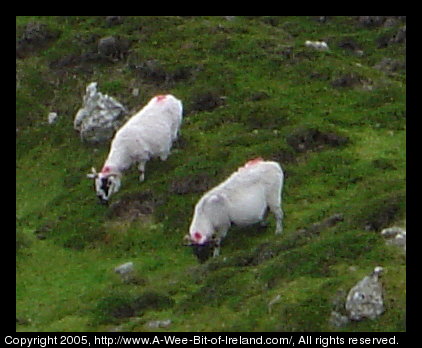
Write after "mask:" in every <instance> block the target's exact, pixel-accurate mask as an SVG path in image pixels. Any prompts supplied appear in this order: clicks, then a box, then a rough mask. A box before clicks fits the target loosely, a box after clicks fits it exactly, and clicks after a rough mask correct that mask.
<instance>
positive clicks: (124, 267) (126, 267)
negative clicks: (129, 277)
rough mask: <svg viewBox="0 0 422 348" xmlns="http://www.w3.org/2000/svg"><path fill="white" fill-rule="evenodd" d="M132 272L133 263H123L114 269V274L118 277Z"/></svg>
mask: <svg viewBox="0 0 422 348" xmlns="http://www.w3.org/2000/svg"><path fill="white" fill-rule="evenodd" d="M133 271H134V267H133V262H126V263H123V264H121V265H120V266H117V267H116V268H115V269H114V272H116V273H118V274H120V275H124V274H129V273H132V272H133Z"/></svg>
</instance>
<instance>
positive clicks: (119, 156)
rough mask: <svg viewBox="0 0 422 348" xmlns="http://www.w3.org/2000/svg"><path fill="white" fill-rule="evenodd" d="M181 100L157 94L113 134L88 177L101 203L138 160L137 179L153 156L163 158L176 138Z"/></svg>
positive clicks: (104, 201) (180, 113) (180, 118)
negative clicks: (97, 167) (105, 154)
mask: <svg viewBox="0 0 422 348" xmlns="http://www.w3.org/2000/svg"><path fill="white" fill-rule="evenodd" d="M182 112H183V107H182V102H181V101H180V100H178V99H176V98H175V97H174V96H172V95H170V94H167V95H158V96H155V97H154V98H152V99H151V100H150V101H149V103H148V104H147V105H146V106H145V107H144V108H143V109H142V110H140V111H139V112H138V113H136V114H135V115H134V116H132V117H131V118H130V119H129V120H128V121H127V122H126V123H125V124H124V125H123V126H122V127H121V128H120V129H119V130H118V131H117V132H116V134H115V136H114V139H113V141H112V143H111V147H110V152H109V154H108V157H107V160H106V161H105V163H104V166H103V169H102V170H101V172H100V173H97V172H96V170H95V169H94V168H92V174H88V175H87V176H88V178H91V179H95V190H96V192H97V196H98V198H99V199H100V201H101V203H107V202H108V200H109V199H110V197H111V195H112V194H113V193H115V192H117V191H118V190H119V188H120V182H121V176H122V173H123V172H124V171H125V170H126V169H128V168H129V167H130V166H131V165H132V164H133V163H135V162H138V163H139V165H138V169H139V171H140V174H141V175H140V177H139V180H140V181H141V182H142V181H143V180H144V178H145V174H144V172H145V164H146V162H147V161H148V160H150V159H151V158H154V157H160V159H161V160H163V161H165V160H166V159H167V157H168V155H169V154H170V149H171V146H172V143H173V141H174V140H175V139H176V138H177V136H178V132H179V128H180V124H181V122H182Z"/></svg>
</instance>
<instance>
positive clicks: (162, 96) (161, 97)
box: [155, 95, 166, 103]
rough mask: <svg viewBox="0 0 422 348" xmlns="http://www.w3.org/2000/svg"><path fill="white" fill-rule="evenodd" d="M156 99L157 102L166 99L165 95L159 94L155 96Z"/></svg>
mask: <svg viewBox="0 0 422 348" xmlns="http://www.w3.org/2000/svg"><path fill="white" fill-rule="evenodd" d="M155 99H156V100H157V102H158V103H159V102H160V101H163V100H164V99H166V96H165V95H157V96H156V97H155Z"/></svg>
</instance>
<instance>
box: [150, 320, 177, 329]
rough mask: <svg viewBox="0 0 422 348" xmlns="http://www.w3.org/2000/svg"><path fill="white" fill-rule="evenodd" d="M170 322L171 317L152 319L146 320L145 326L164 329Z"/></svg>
mask: <svg viewBox="0 0 422 348" xmlns="http://www.w3.org/2000/svg"><path fill="white" fill-rule="evenodd" d="M171 323H172V321H171V319H165V320H152V321H149V322H147V323H146V324H145V326H146V327H147V328H148V329H158V328H162V329H166V328H168V327H169V326H170V325H171Z"/></svg>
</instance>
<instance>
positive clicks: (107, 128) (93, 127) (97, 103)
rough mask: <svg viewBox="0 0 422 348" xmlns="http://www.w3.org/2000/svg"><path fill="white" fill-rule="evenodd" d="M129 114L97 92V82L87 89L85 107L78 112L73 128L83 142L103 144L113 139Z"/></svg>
mask: <svg viewBox="0 0 422 348" xmlns="http://www.w3.org/2000/svg"><path fill="white" fill-rule="evenodd" d="M127 113H128V110H127V109H126V107H124V106H123V105H122V104H121V103H119V102H118V101H116V100H115V99H114V98H112V97H109V96H108V95H103V94H102V93H101V92H99V91H97V82H91V83H90V84H89V85H88V86H87V88H86V94H85V96H84V98H83V106H82V108H81V109H79V110H78V112H77V114H76V116H75V119H74V122H73V127H74V129H75V130H77V131H79V133H80V136H81V139H82V141H86V142H90V143H101V142H105V141H107V140H109V139H111V138H112V136H113V134H114V132H115V131H116V130H117V129H118V128H119V126H120V125H121V119H122V118H123V116H124V115H126V114H127Z"/></svg>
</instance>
